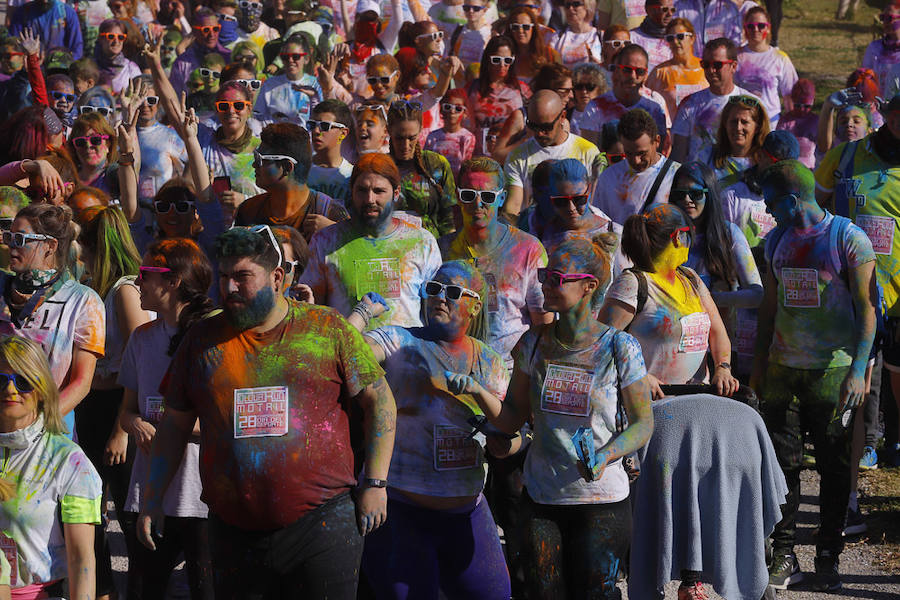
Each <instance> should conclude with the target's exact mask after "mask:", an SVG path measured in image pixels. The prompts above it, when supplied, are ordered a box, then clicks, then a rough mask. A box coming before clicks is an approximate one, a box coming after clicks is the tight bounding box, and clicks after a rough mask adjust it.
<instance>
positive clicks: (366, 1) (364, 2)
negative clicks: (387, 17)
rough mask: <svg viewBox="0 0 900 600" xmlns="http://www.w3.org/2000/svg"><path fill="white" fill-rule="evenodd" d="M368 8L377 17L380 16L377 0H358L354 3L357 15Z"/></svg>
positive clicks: (367, 10)
mask: <svg viewBox="0 0 900 600" xmlns="http://www.w3.org/2000/svg"><path fill="white" fill-rule="evenodd" d="M370 10H371V11H372V12H374V13H375V14H376V15H378V16H379V17H380V16H381V4H380V3H379V2H378V0H359V2H358V3H357V4H356V14H358V15H360V14H362V13H364V12H369V11H370Z"/></svg>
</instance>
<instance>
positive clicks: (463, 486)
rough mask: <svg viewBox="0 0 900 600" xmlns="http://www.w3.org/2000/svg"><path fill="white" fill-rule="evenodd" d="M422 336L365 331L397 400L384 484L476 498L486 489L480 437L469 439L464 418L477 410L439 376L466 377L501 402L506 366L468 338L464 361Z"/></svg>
mask: <svg viewBox="0 0 900 600" xmlns="http://www.w3.org/2000/svg"><path fill="white" fill-rule="evenodd" d="M422 335H423V330H422V329H420V328H414V329H404V328H402V327H382V328H380V329H375V330H373V331H370V332H368V333H366V339H367V340H369V341H372V342H375V343H376V344H378V346H379V347H381V349H382V350H383V351H384V353H385V357H386V358H385V360H384V362H383V366H384V370H385V378H386V379H387V382H388V385H390V386H391V390H394V400H396V402H397V409H398V417H397V432H396V436H395V440H396V441H395V442H394V453H393V455H392V456H391V468H390V485H391V487H392V488H396V489H399V490H404V491H407V492H412V493H415V494H425V495H428V496H438V497H453V496H476V495H478V494H479V493H481V491H482V489H483V488H484V475H485V469H484V448H483V446H482V444H483V443H484V435H483V434H481V433H479V434H477V435H476V436H475V437H474V439H473V438H470V437H469V434H470V433H471V432H472V430H473V428H472V426H471V425H470V424H469V423H467V420H468V419H469V418H471V417H473V416H475V415H478V414H483V412H482V411H481V409H480V408H478V404H477V403H476V402H475V399H474V398H472V396H471V395H470V394H460V395H458V396H457V395H454V394H451V393H450V392H449V391H448V390H447V380H446V377H445V375H444V373H445V372H446V371H449V372H451V373H461V374H464V375H470V376H471V377H472V378H473V379H475V381H477V382H478V383H480V384H481V385H482V386H483V387H484V388H485V389H486V390H488V391H489V392H490V393H491V394H493V395H495V396H496V397H498V398H500V399H501V400H502V399H503V397H504V396H505V395H506V387H507V384H508V383H509V377H508V375H507V370H506V367H505V366H504V364H503V360H502V359H501V358H500V356H499V355H497V353H496V352H494V351H493V350H491V349H490V348H489V347H488V346H487V345H486V344H483V343H482V342H479V341H478V340H476V339H474V338H469V339H470V340H471V341H472V348H471V350H472V352H471V353H470V354H469V355H467V356H466V357H465V358H464V359H462V358H460V357H451V356H450V355H449V354H448V353H447V352H446V351H445V350H444V349H443V348H442V347H441V346H440V344H438V343H437V342H433V341H429V340H427V339H424V338H423V337H422Z"/></svg>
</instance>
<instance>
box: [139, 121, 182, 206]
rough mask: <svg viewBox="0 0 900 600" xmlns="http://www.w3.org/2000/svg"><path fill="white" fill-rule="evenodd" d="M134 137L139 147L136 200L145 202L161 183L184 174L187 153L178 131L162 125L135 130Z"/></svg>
mask: <svg viewBox="0 0 900 600" xmlns="http://www.w3.org/2000/svg"><path fill="white" fill-rule="evenodd" d="M137 136H138V144H139V145H140V147H141V176H140V178H139V181H138V197H139V198H140V199H141V200H144V201H149V200H152V199H153V197H154V196H156V192H158V191H159V188H161V187H162V186H163V184H164V183H166V182H167V181H169V180H170V179H172V178H173V177H180V176H181V175H182V174H183V173H184V166H185V165H186V164H187V160H188V157H187V150H186V149H185V147H184V142H183V141H182V140H181V138H180V137H179V136H178V132H177V131H175V130H174V129H172V128H171V127H167V126H165V125H163V124H162V123H153V124H152V125H150V126H148V127H138V128H137Z"/></svg>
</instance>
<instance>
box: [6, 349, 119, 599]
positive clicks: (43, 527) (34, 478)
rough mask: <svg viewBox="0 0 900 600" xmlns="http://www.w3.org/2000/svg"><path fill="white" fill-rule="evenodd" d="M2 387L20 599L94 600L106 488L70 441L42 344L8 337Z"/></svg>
mask: <svg viewBox="0 0 900 600" xmlns="http://www.w3.org/2000/svg"><path fill="white" fill-rule="evenodd" d="M0 387H2V390H0V400H2V401H0V437H2V439H3V446H4V461H3V480H2V483H0V487H2V493H0V495H2V497H3V499H4V502H3V510H2V511H0V527H2V529H3V532H4V534H5V535H4V539H5V540H4V541H5V544H6V545H7V548H8V550H7V551H8V552H9V553H10V554H11V556H10V560H9V563H10V566H11V567H12V572H11V573H10V580H11V581H13V582H14V585H15V591H16V594H15V597H16V598H19V597H22V598H47V597H59V596H62V595H65V596H66V597H70V598H76V597H77V598H94V597H95V585H94V578H95V572H94V560H93V548H92V540H93V536H94V526H95V525H97V524H99V523H100V496H101V493H102V491H103V488H102V484H101V482H100V478H99V477H98V476H97V472H96V471H95V470H94V467H93V466H92V465H91V463H90V461H89V460H88V459H87V457H86V456H85V455H84V452H83V451H82V450H81V448H79V447H78V445H77V444H75V443H74V442H72V441H71V440H69V439H66V437H65V433H66V426H65V424H64V423H63V420H62V417H61V414H60V413H61V409H60V402H61V399H60V392H59V391H58V389H57V384H56V383H55V381H54V378H53V375H52V374H51V371H50V366H49V365H48V364H47V358H46V356H45V355H44V353H43V350H42V348H41V346H40V345H39V344H37V343H35V342H33V341H31V340H28V339H25V338H22V337H18V336H4V337H0ZM63 580H65V581H63ZM66 587H67V588H68V591H67V592H66V591H64V589H63V588H66ZM7 597H9V596H7Z"/></svg>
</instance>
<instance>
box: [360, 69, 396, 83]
mask: <svg viewBox="0 0 900 600" xmlns="http://www.w3.org/2000/svg"><path fill="white" fill-rule="evenodd" d="M397 73H399V71H394V72H393V73H391V74H390V75H388V76H387V77H366V83H368V84H369V85H375V84H376V83H380V84H381V85H388V84H389V83H390V82H391V79H392V78H393V77H394V75H396V74H397Z"/></svg>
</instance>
